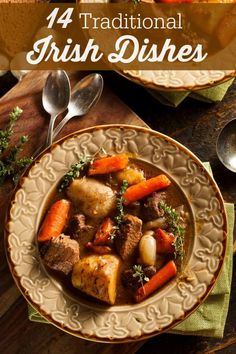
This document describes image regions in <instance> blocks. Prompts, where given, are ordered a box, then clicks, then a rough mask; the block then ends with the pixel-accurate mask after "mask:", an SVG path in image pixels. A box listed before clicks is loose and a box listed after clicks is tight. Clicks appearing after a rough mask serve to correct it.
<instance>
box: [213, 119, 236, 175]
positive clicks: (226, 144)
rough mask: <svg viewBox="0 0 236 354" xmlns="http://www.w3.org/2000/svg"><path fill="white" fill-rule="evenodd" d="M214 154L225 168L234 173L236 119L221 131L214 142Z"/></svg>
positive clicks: (235, 168)
mask: <svg viewBox="0 0 236 354" xmlns="http://www.w3.org/2000/svg"><path fill="white" fill-rule="evenodd" d="M216 153H217V155H218V157H219V160H220V161H221V162H222V163H223V165H224V166H225V167H226V168H228V169H229V170H230V171H232V172H236V119H233V120H231V121H230V122H229V123H227V124H226V125H225V126H224V128H223V129H222V130H221V132H220V134H219V136H218V138H217V142H216Z"/></svg>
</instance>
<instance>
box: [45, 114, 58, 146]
mask: <svg viewBox="0 0 236 354" xmlns="http://www.w3.org/2000/svg"><path fill="white" fill-rule="evenodd" d="M57 116H58V114H55V115H51V119H50V123H49V127H48V135H47V139H46V143H45V145H46V146H49V145H51V144H52V140H53V128H54V123H55V120H56V118H57Z"/></svg>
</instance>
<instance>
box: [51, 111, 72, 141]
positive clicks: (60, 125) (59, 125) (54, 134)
mask: <svg viewBox="0 0 236 354" xmlns="http://www.w3.org/2000/svg"><path fill="white" fill-rule="evenodd" d="M72 117H73V114H71V113H70V112H68V113H67V115H66V116H65V117H64V118H63V119H62V121H61V122H60V123H59V124H58V125H57V126H56V128H55V129H54V131H53V133H52V140H54V139H55V137H56V136H57V135H58V134H59V133H60V131H61V130H62V128H63V127H64V125H65V124H66V123H67V122H68V121H69V120H70V119H71V118H72Z"/></svg>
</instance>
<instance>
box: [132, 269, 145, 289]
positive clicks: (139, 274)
mask: <svg viewBox="0 0 236 354" xmlns="http://www.w3.org/2000/svg"><path fill="white" fill-rule="evenodd" d="M133 277H134V278H138V282H139V283H141V285H142V286H143V284H144V282H147V281H149V278H148V277H147V276H146V275H145V273H144V270H143V267H142V266H141V265H137V264H135V265H134V266H133Z"/></svg>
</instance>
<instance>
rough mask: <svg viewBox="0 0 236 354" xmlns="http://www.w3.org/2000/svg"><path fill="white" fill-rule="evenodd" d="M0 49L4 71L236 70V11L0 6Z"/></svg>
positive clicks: (215, 7)
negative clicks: (8, 64)
mask: <svg viewBox="0 0 236 354" xmlns="http://www.w3.org/2000/svg"><path fill="white" fill-rule="evenodd" d="M0 44H1V46H0V69H6V65H7V64H6V62H8V63H9V62H10V67H11V69H13V70H19V69H21V70H22V69H28V70H32V69H37V70H41V69H43V70H44V69H56V68H61V69H66V70H84V69H86V70H104V69H105V70H106V69H109V70H110V69H117V70H141V69H142V70H173V69H174V70H186V69H187V70H195V69H196V70H236V60H235V58H236V5H234V4H212V3H211V4H206V3H199V4H144V3H142V4H141V3H139V4H136V5H135V4H133V3H128V4H127V3H119V4H99V3H98V4H78V5H74V4H0ZM6 58H7V59H8V60H6Z"/></svg>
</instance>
